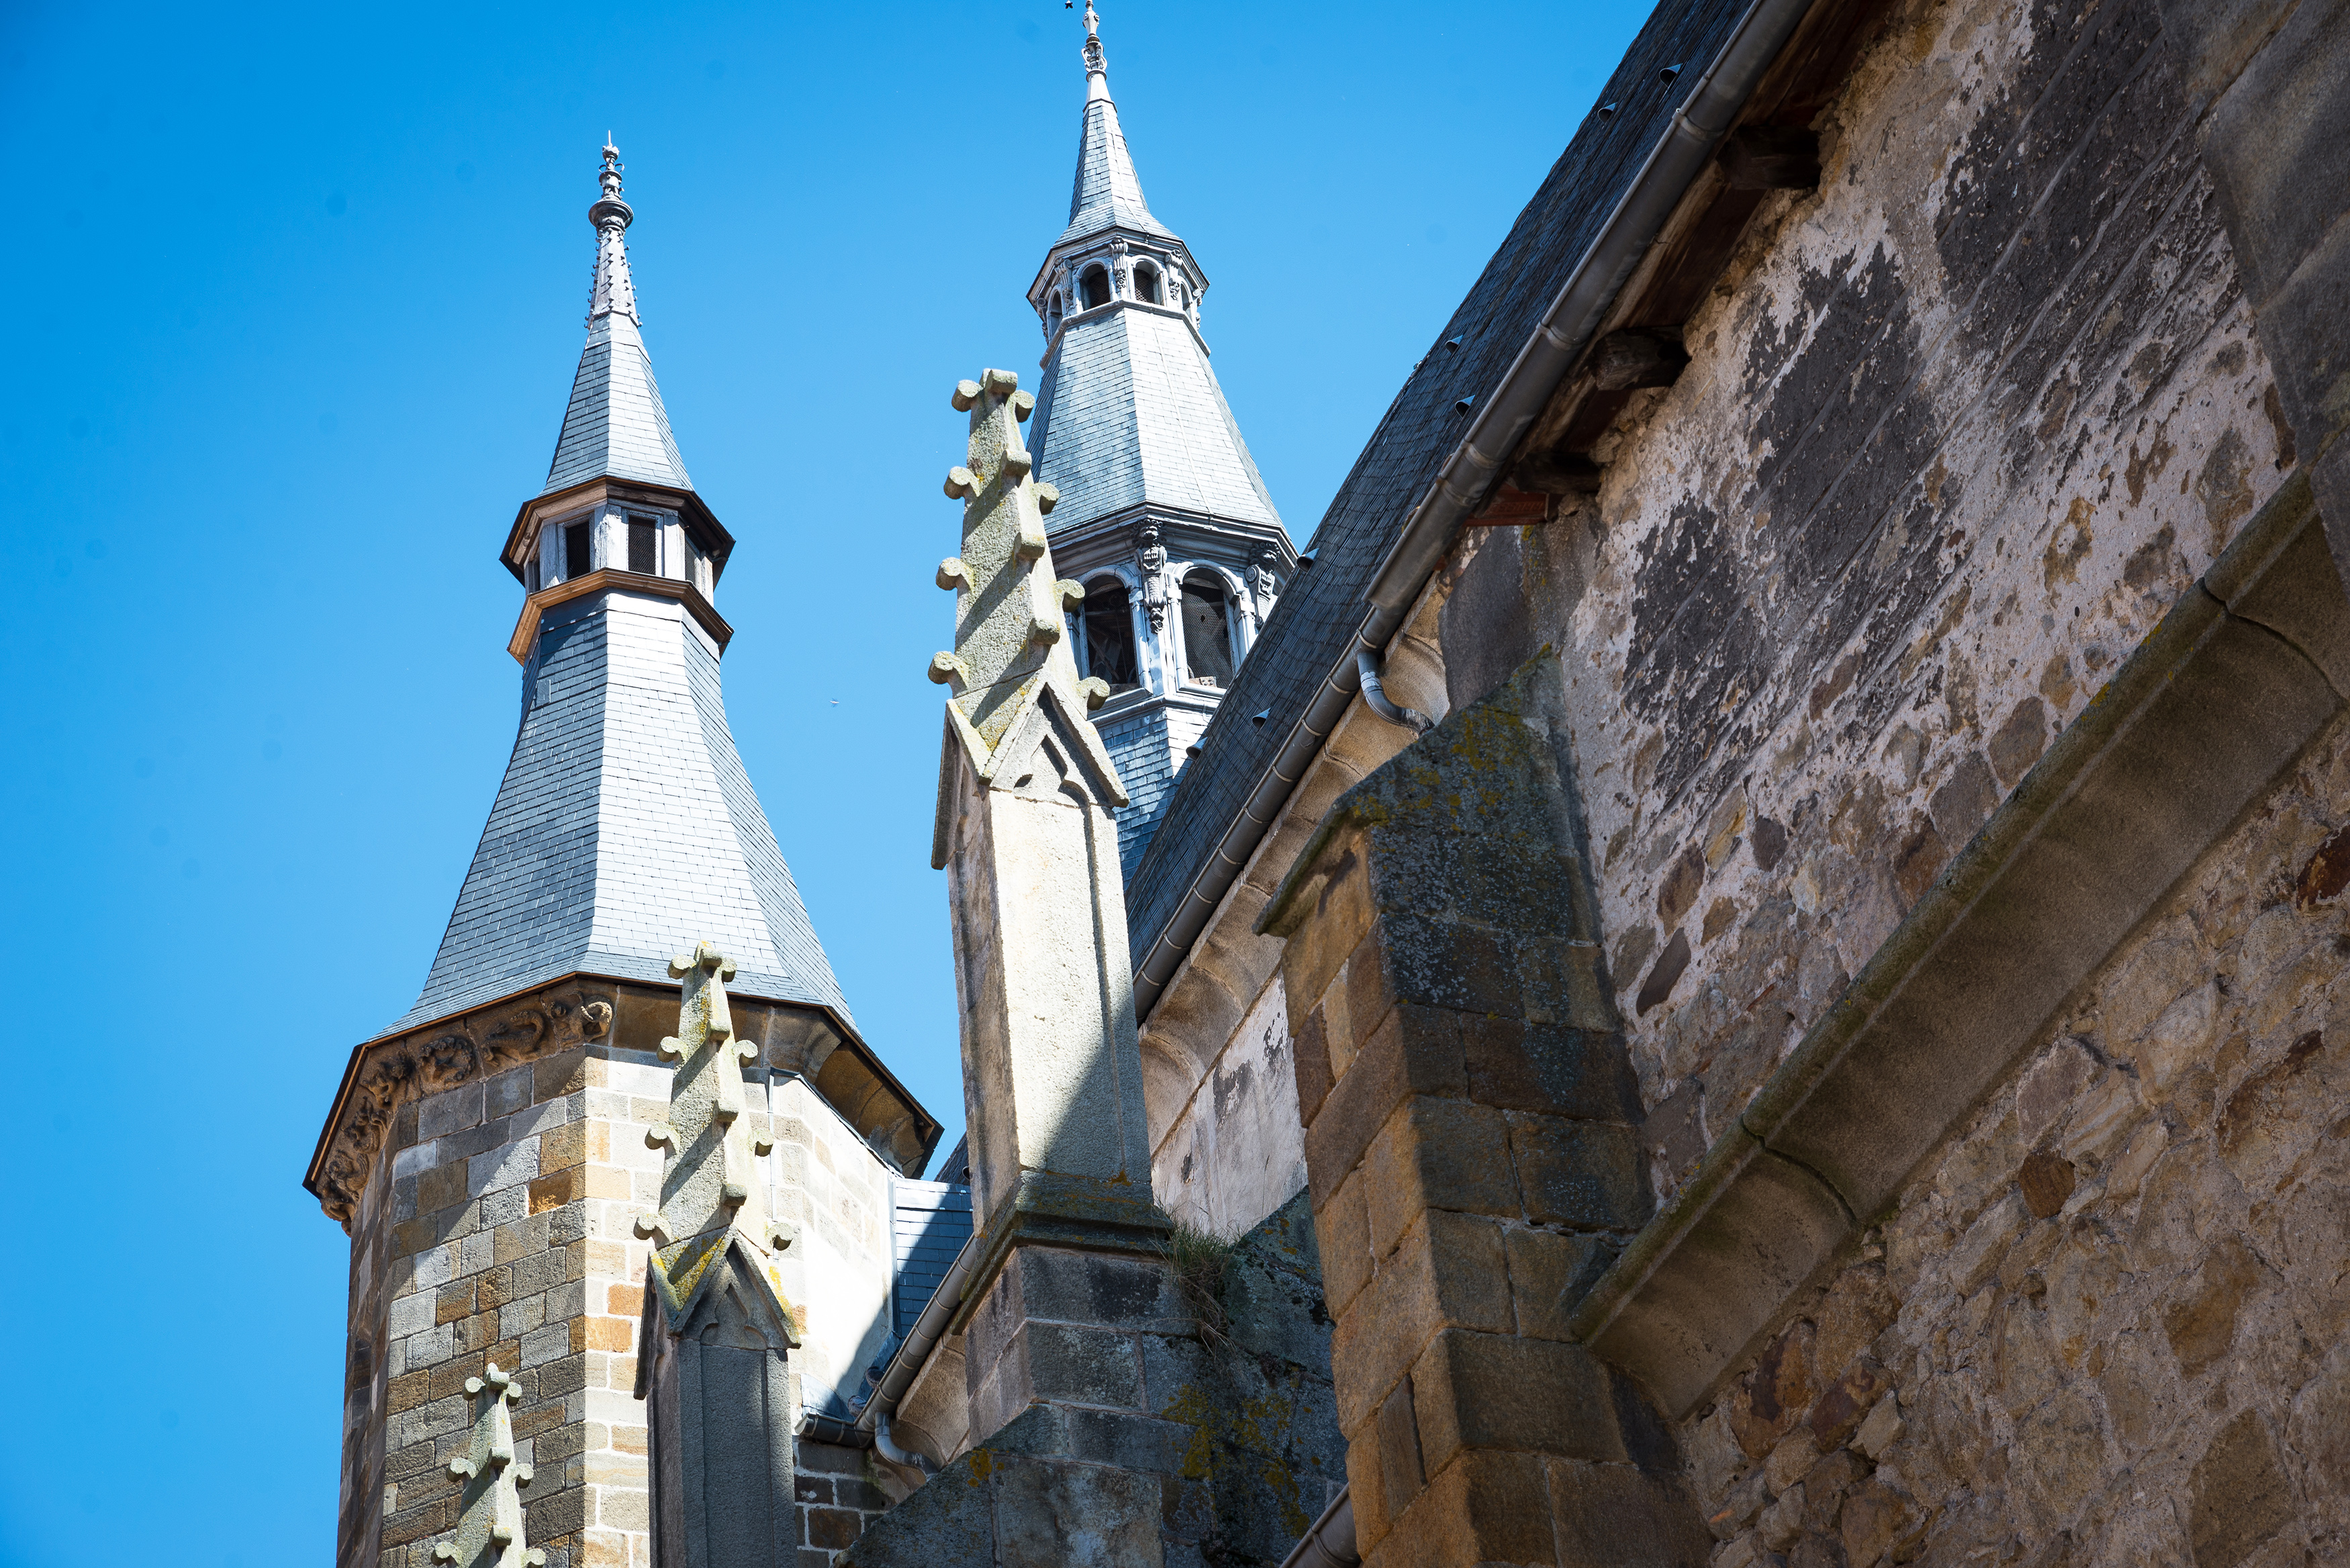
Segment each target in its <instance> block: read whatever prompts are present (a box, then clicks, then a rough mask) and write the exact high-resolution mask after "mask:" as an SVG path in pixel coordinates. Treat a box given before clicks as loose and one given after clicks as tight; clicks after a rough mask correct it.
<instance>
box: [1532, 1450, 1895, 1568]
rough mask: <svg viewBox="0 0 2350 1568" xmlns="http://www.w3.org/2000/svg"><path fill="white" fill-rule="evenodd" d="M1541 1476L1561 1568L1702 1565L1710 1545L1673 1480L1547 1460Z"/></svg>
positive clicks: (1683, 1489) (1606, 1466)
mask: <svg viewBox="0 0 2350 1568" xmlns="http://www.w3.org/2000/svg"><path fill="white" fill-rule="evenodd" d="M1543 1469H1544V1478H1545V1480H1547V1482H1548V1486H1549V1501H1550V1512H1551V1518H1552V1521H1553V1527H1554V1528H1555V1530H1556V1532H1557V1541H1558V1545H1557V1552H1558V1556H1557V1561H1558V1563H1560V1564H1561V1565H1562V1568H1582V1565H1583V1564H1586V1563H1587V1564H1592V1565H1594V1568H1596V1565H1598V1564H1602V1563H1607V1564H1616V1563H1639V1564H1643V1565H1644V1568H1646V1565H1654V1568H1667V1565H1672V1568H1680V1565H1682V1564H1687V1565H1688V1568H1696V1565H1697V1564H1699V1563H1704V1562H1705V1561H1706V1558H1707V1554H1708V1552H1710V1551H1711V1546H1712V1542H1711V1541H1710V1540H1709V1539H1708V1538H1707V1532H1706V1529H1705V1526H1704V1525H1703V1523H1702V1522H1700V1520H1699V1518H1698V1511H1697V1506H1696V1503H1695V1501H1694V1500H1692V1499H1691V1498H1690V1495H1689V1492H1688V1490H1687V1489H1686V1487H1685V1485H1684V1483H1683V1482H1682V1480H1681V1479H1680V1478H1679V1476H1671V1475H1657V1474H1653V1473H1651V1472H1649V1471H1647V1470H1642V1469H1637V1468H1635V1467H1633V1466H1630V1465H1611V1464H1593V1463H1591V1462H1589V1461H1587V1460H1580V1459H1548V1460H1545V1461H1544V1467H1543ZM1854 1561H1855V1562H1856V1563H1857V1562H1859V1561H1860V1559H1858V1558H1856V1559H1854Z"/></svg>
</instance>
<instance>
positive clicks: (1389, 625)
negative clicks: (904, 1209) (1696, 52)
mask: <svg viewBox="0 0 2350 1568" xmlns="http://www.w3.org/2000/svg"><path fill="white" fill-rule="evenodd" d="M1811 8H1812V0H1754V4H1753V5H1752V6H1750V7H1749V8H1748V10H1747V13H1746V15H1745V16H1744V17H1742V19H1741V20H1740V22H1739V24H1738V26H1737V27H1736V28H1735V29H1733V30H1732V32H1731V35H1730V37H1729V39H1728V40H1727V41H1726V42H1725V43H1724V44H1723V45H1722V47H1721V52H1720V53H1719V54H1717V55H1716V56H1715V57H1714V60H1713V63H1712V64H1711V65H1710V66H1709V67H1706V72H1705V75H1704V76H1703V77H1701V78H1699V81H1698V84H1697V86H1696V87H1695V88H1693V89H1692V90H1691V91H1690V96H1689V99H1688V100H1687V102H1685V103H1684V104H1683V105H1682V107H1681V108H1680V109H1679V112H1677V113H1676V114H1675V115H1674V116H1673V118H1672V121H1671V123H1670V124H1669V126H1667V128H1666V130H1665V133H1664V135H1663V136H1661V137H1659V139H1658V140H1657V144H1656V145H1655V146H1654V147H1653V148H1651V149H1650V150H1649V152H1648V160H1647V161H1645V162H1644V163H1642V164H1641V166H1640V170H1639V172H1638V173H1637V174H1635V175H1634V176H1633V177H1632V182H1631V184H1630V185H1629V186H1628V187H1627V188H1626V190H1625V192H1624V194H1623V196H1622V197H1621V198H1619V199H1618V200H1617V203H1616V208H1615V210H1614V211H1613V212H1611V213H1608V215H1607V222H1606V223H1604V224H1602V225H1601V227H1600V231H1599V233H1598V234H1597V235H1596V237H1594V239H1593V240H1592V242H1591V245H1590V247H1589V248H1588V249H1587V250H1586V251H1585V252H1584V254H1583V259H1582V260H1581V261H1580V262H1578V263H1577V264H1576V265H1575V270H1574V272H1573V273H1571V274H1570V275H1568V277H1567V280H1566V284H1565V286H1564V287H1562V288H1561V289H1560V290H1559V293H1558V297H1557V298H1556V299H1555V301H1553V302H1552V305H1551V307H1550V309H1549V310H1548V311H1547V312H1546V313H1545V314H1544V317H1543V320H1542V323H1541V325H1540V326H1538V327H1535V329H1534V335H1533V336H1532V337H1529V338H1527V340H1526V342H1525V346H1524V347H1523V348H1520V349H1519V350H1518V356H1517V358H1515V359H1513V361H1511V364H1510V368H1509V369H1508V370H1507V371H1505V372H1504V373H1503V377H1502V381H1501V384H1500V385H1499V386H1497V387H1496V388H1494V389H1493V393H1492V396H1491V397H1490V398H1485V399H1482V400H1480V403H1479V410H1480V411H1479V412H1478V415H1477V419H1476V421H1475V422H1474V423H1473V424H1471V426H1470V427H1469V433H1468V434H1467V435H1466V436H1465V437H1463V438H1462V440H1461V444H1460V445H1458V446H1456V447H1455V448H1453V449H1452V454H1451V456H1450V457H1448V458H1446V459H1445V461H1444V466H1443V467H1442V468H1441V469H1440V470H1439V471H1438V472H1437V476H1436V480H1435V482H1434V483H1432V484H1430V486H1429V489H1428V492H1427V493H1426V494H1425V495H1423V496H1422V497H1421V498H1420V501H1419V505H1418V506H1416V507H1414V508H1413V510H1412V513H1411V515H1410V516H1409V518H1407V519H1406V520H1405V522H1404V525H1403V530H1402V532H1401V533H1400V534H1399V535H1398V536H1397V539H1396V542H1395V544H1394V545H1393V546H1392V547H1390V548H1389V549H1388V554H1387V557H1386V559H1385V560H1383V561H1382V562H1381V563H1380V565H1379V569H1378V573H1377V575H1376V576H1374V577H1373V578H1372V581H1371V587H1370V588H1369V590H1368V592H1367V594H1366V595H1365V597H1366V598H1367V599H1368V600H1369V601H1370V603H1369V607H1368V609H1367V613H1366V614H1365V616H1364V618H1363V620H1362V624H1361V625H1360V626H1359V627H1358V628H1357V630H1356V634H1355V638H1354V640H1353V641H1352V642H1350V643H1349V644H1348V645H1347V650H1346V652H1345V653H1343V654H1341V655H1340V656H1339V659H1338V663H1337V665H1336V668H1335V669H1333V670H1331V672H1330V673H1329V674H1328V675H1326V676H1325V677H1324V678H1323V680H1322V685H1321V688H1320V690H1318V691H1315V694H1314V700H1313V701H1311V702H1309V703H1307V704H1306V710H1305V714H1304V715H1303V716H1302V717H1301V718H1300V719H1299V720H1298V721H1297V723H1296V725H1295V727H1294V728H1293V729H1292V730H1291V731H1290V732H1289V737H1288V739H1287V740H1286V741H1284V742H1283V744H1282V748H1281V750H1280V752H1279V753H1276V754H1275V755H1274V760H1273V762H1272V764H1271V765H1270V766H1268V767H1267V768H1266V769H1265V771H1264V772H1263V774H1261V775H1259V777H1258V780H1257V784H1256V787H1255V788H1254V789H1253V790H1251V791H1250V792H1249V796H1248V802H1247V804H1246V805H1244V806H1243V807H1242V809H1241V815H1240V817H1239V819H1238V820H1237V821H1235V822H1234V823H1233V824H1232V826H1231V827H1229V828H1227V829H1226V830H1225V833H1224V836H1223V838H1222V840H1221V841H1220V842H1219V843H1218V844H1217V846H1216V848H1215V852H1214V853H1213V854H1212V855H1211V856H1210V857H1209V858H1208V863H1207V864H1206V865H1205V866H1203V867H1201V868H1200V871H1199V873H1198V874H1197V875H1196V876H1194V877H1192V879H1191V887H1190V888H1186V889H1185V890H1184V894H1183V898H1182V899H1181V901H1180V903H1178V904H1177V905H1176V908H1175V913H1174V915H1173V916H1172V917H1171V918H1170V919H1169V920H1168V921H1167V924H1166V925H1165V926H1164V927H1163V928H1161V929H1160V930H1159V937H1158V940H1155V941H1154V942H1152V944H1151V947H1150V951H1149V954H1148V955H1147V956H1146V957H1145V958H1144V959H1143V961H1142V962H1140V963H1139V964H1138V965H1136V966H1135V974H1134V1006H1135V1012H1136V1015H1137V1017H1138V1018H1147V1017H1149V1014H1150V1011H1151V1009H1152V1008H1153V1007H1155V1006H1156V1005H1157V1004H1158V1002H1159V997H1160V996H1161V995H1163V994H1164V993H1165V992H1166V990H1167V987H1168V985H1169V983H1170V981H1173V979H1174V978H1175V971H1177V970H1178V969H1180V968H1181V967H1182V963H1183V960H1184V958H1185V957H1186V956H1187V955H1188V954H1189V953H1190V952H1191V945H1192V944H1193V943H1194V942H1196V941H1198V940H1199V939H1200V933H1201V931H1203V930H1205V929H1207V926H1208V922H1209V920H1210V919H1211V918H1213V916H1214V914H1215V912H1216V909H1217V908H1218V906H1220V905H1221V904H1222V902H1223V899H1224V895H1225V894H1226V893H1228V892H1230V891H1231V890H1232V884H1233V883H1234V882H1235V881H1237V880H1239V878H1240V875H1241V872H1242V871H1243V869H1244V868H1245V867H1247V865H1248V860H1249V857H1250V856H1251V855H1253V854H1254V853H1255V851H1256V847H1257V846H1258V845H1259V844H1261V843H1263V840H1264V836H1265V834H1266V833H1267V832H1268V831H1269V830H1270V829H1271V828H1272V826H1273V823H1274V818H1275V817H1277V816H1278V815H1280V814H1281V808H1282V807H1283V806H1284V805H1286V804H1287V803H1288V800H1289V796H1290V794H1291V793H1292V792H1293V791H1294V790H1295V788H1296V786H1297V784H1298V781H1299V780H1301V779H1303V778H1304V777H1305V770H1306V768H1307V767H1308V766H1310V765H1311V764H1312V763H1313V760H1314V758H1315V755H1316V754H1317V753H1319V752H1320V751H1321V749H1322V742H1324V741H1325V740H1326V739H1327V738H1328V737H1329V734H1330V732H1331V731H1333V730H1335V729H1336V728H1337V725H1338V721H1339V720H1340V719H1341V718H1343V717H1344V716H1345V714H1346V711H1347V704H1348V703H1349V702H1350V701H1353V699H1354V696H1355V692H1356V690H1357V685H1358V682H1359V679H1360V678H1359V675H1358V673H1357V667H1356V659H1355V655H1356V651H1357V649H1371V650H1372V651H1374V652H1377V651H1378V650H1379V649H1384V648H1385V647H1386V646H1387V644H1388V639H1391V638H1393V637H1394V636H1395V634H1396V632H1397V631H1398V630H1399V629H1400V628H1402V625H1403V621H1404V618H1405V616H1406V615H1408V614H1409V612H1410V609H1411V606H1412V603H1413V601H1414V600H1416V599H1418V598H1419V594H1420V590H1421V589H1422V588H1424V587H1427V585H1428V580H1429V578H1430V576H1434V575H1435V572H1436V568H1437V566H1438V564H1439V563H1440V562H1441V561H1442V560H1443V558H1444V554H1445V552H1446V551H1447V550H1448V549H1450V548H1451V544H1452V535H1453V534H1454V532H1455V531H1456V530H1457V529H1458V527H1459V525H1460V523H1461V519H1462V518H1463V517H1465V516H1467V515H1468V514H1470V513H1471V512H1472V511H1474V510H1475V509H1476V506H1477V504H1478V503H1479V502H1480V501H1482V499H1483V498H1484V495H1485V493H1486V492H1487V491H1488V490H1490V489H1492V485H1493V483H1494V481H1495V480H1497V479H1498V478H1499V477H1500V476H1501V472H1502V465H1503V463H1504V462H1508V461H1509V456H1510V453H1511V452H1513V451H1514V450H1515V449H1516V447H1517V444H1518V442H1519V441H1521V440H1523V438H1524V436H1525V433H1526V431H1528V430H1530V429H1532V428H1533V426H1534V421H1536V420H1537V419H1539V418H1541V417H1542V411H1543V409H1544V406H1545V405H1547V404H1548V403H1549V401H1550V400H1551V396H1552V394H1553V393H1555V392H1556V391H1557V389H1558V386H1559V383H1560V382H1561V381H1562V380H1564V379H1565V377H1566V373H1567V371H1568V370H1569V369H1572V368H1573V367H1574V364H1575V360H1576V358H1579V357H1580V356H1581V355H1582V353H1583V351H1584V349H1585V348H1586V347H1587V346H1588V345H1589V343H1590V341H1591V337H1592V335H1593V334H1594V333H1595V332H1596V331H1597V330H1598V327H1599V323H1600V322H1601V320H1602V319H1604V318H1605V317H1606V316H1607V311H1608V309H1609V307H1610V306H1612V305H1613V304H1614V303H1615V300H1616V296H1617V294H1618V293H1619V292H1621V290H1622V289H1623V286H1624V284H1625V281H1626V280H1627V278H1629V277H1630V276H1631V275H1632V272H1633V269H1634V268H1636V267H1638V265H1639V264H1640V259H1641V258H1642V257H1643V256H1645V255H1646V254H1648V247H1649V246H1651V245H1652V244H1655V243H1656V241H1657V237H1658V235H1659V234H1661V233H1662V232H1663V230H1664V226H1665V223H1666V221H1667V220H1668V219H1669V218H1670V217H1671V216H1672V212H1673V209H1674V208H1675V207H1676V206H1678V205H1679V203H1680V200H1681V198H1682V196H1683V195H1685V194H1687V192H1688V191H1689V187H1690V182H1692V181H1693V180H1695V179H1696V177H1697V175H1698V174H1699V172H1700V171H1701V170H1702V169H1703V168H1704V166H1705V161H1706V160H1707V159H1708V158H1710V157H1711V156H1712V154H1713V150H1714V147H1715V145H1716V144H1717V143H1718V142H1719V141H1720V140H1721V138H1722V136H1723V135H1724V134H1726V133H1727V132H1728V131H1729V130H1730V128H1731V123H1732V122H1733V121H1734V120H1736V119H1737V118H1738V114H1739V111H1740V110H1741V109H1743V108H1745V106H1746V100H1747V99H1748V98H1750V97H1751V96H1752V94H1753V91H1754V88H1755V85H1756V84H1757V83H1758V82H1760V81H1761V80H1762V78H1763V72H1764V71H1766V70H1768V69H1769V68H1770V67H1771V64H1772V62H1773V61H1774V60H1776V59H1777V58H1778V57H1779V53H1780V51H1781V50H1782V49H1783V48H1784V47H1786V44H1787V40H1788V39H1789V38H1790V37H1791V36H1794V31H1795V28H1796V27H1797V26H1799V25H1800V24H1801V23H1802V21H1803V19H1804V16H1806V15H1807V14H1808V13H1809V12H1810V10H1811Z"/></svg>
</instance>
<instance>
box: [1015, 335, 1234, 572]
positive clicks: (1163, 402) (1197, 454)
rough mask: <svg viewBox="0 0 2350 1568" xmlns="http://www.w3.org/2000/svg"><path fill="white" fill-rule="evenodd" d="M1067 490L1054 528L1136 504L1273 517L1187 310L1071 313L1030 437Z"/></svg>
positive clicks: (1041, 467)
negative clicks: (1182, 313) (1184, 312)
mask: <svg viewBox="0 0 2350 1568" xmlns="http://www.w3.org/2000/svg"><path fill="white" fill-rule="evenodd" d="M1030 445H1031V450H1032V451H1033V452H1035V457H1036V472H1037V474H1038V476H1039V477H1040V478H1044V479H1047V480H1050V481H1051V482H1052V483H1054V484H1055V486H1057V487H1058V488H1059V490H1060V492H1061V499H1060V503H1059V504H1057V505H1055V507H1054V508H1053V517H1052V527H1053V528H1054V530H1055V531H1056V532H1057V531H1061V530H1066V529H1068V528H1072V527H1076V526H1077V525H1079V524H1086V523H1090V522H1092V521H1094V520H1095V519H1096V518H1098V517H1107V516H1109V515H1110V514H1113V513H1116V512H1119V511H1123V510H1124V509H1126V508H1127V507H1129V506H1139V505H1140V504H1142V503H1143V502H1144V501H1146V500H1148V501H1150V502H1154V503H1156V504H1159V505H1160V506H1168V507H1177V508H1180V509H1182V510H1185V511H1189V512H1198V513H1205V514H1209V515H1211V516H1216V517H1228V518H1232V519H1234V520H1236V521H1239V522H1245V523H1270V524H1278V523H1279V522H1280V521H1281V518H1280V515H1279V514H1277V513H1275V512H1274V509H1273V497H1272V496H1271V495H1269V494H1268V493H1266V492H1265V488H1264V480H1263V477H1262V476H1260V475H1259V474H1258V472H1257V471H1256V460H1255V459H1254V458H1253V457H1251V456H1250V455H1249V450H1248V443H1247V442H1246V441H1243V440H1242V439H1241V431H1240V426H1239V425H1237V424H1235V423H1233V422H1232V409H1231V408H1230V407H1229V406H1228V405H1227V404H1226V403H1225V402H1224V390H1223V389H1222V387H1220V386H1218V385H1217V384H1216V375H1215V372H1214V371H1213V370H1211V369H1209V368H1208V354H1207V350H1206V349H1204V348H1201V346H1200V340H1199V339H1198V338H1197V337H1194V336H1193V335H1192V331H1191V323H1190V322H1189V321H1186V320H1185V319H1184V318H1183V317H1181V316H1180V314H1178V313H1176V312H1174V311H1171V310H1168V311H1161V310H1152V309H1149V308H1148V307H1146V306H1131V307H1128V308H1124V309H1118V310H1107V311H1097V312H1095V313H1093V314H1091V315H1088V316H1086V317H1080V318H1078V319H1076V320H1074V321H1072V322H1070V323H1069V324H1068V325H1067V326H1066V327H1063V328H1062V330H1061V340H1060V342H1059V344H1058V345H1057V346H1056V347H1055V349H1054V350H1053V357H1052V358H1051V359H1050V360H1048V361H1047V362H1046V364H1045V376H1044V387H1043V389H1042V390H1040V391H1039V392H1038V394H1037V397H1036V418H1035V434H1034V435H1033V436H1032V437H1031V438H1030Z"/></svg>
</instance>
